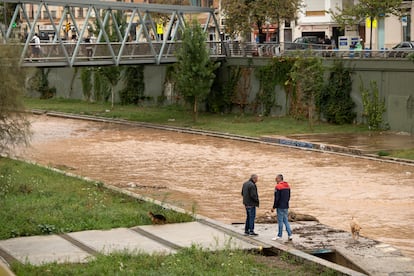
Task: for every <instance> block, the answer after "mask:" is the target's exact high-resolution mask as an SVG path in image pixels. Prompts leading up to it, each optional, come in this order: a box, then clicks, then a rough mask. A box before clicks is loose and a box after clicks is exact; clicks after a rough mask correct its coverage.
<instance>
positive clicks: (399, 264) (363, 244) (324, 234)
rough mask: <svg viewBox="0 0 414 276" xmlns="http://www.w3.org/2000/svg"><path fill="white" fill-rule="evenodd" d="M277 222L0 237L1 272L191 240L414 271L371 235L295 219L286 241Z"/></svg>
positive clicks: (368, 269)
mask: <svg viewBox="0 0 414 276" xmlns="http://www.w3.org/2000/svg"><path fill="white" fill-rule="evenodd" d="M276 227H277V225H275V224H257V225H256V231H257V232H258V233H259V236H254V237H252V236H244V235H242V233H243V231H244V230H243V229H244V225H242V224H239V225H228V224H223V223H220V222H218V221H214V220H211V219H208V218H202V219H198V220H197V221H194V222H188V223H176V224H165V225H145V226H136V227H132V228H115V229H110V230H89V231H81V232H73V233H67V234H61V235H48V236H31V237H20V238H13V239H8V240H1V241H0V257H1V258H0V260H2V261H3V262H1V261H0V264H1V266H0V275H13V274H12V272H10V270H7V269H8V267H7V264H8V263H12V262H15V261H17V262H21V263H31V264H33V265H41V264H44V263H50V262H57V263H64V262H70V263H83V262H88V261H89V260H91V259H93V258H95V256H96V255H97V254H110V253H113V252H119V251H128V252H131V253H148V254H154V253H156V254H174V253H175V252H176V251H177V250H179V249H180V248H184V247H190V246H192V245H198V246H200V247H202V248H204V249H208V250H211V251H214V250H221V249H243V250H254V251H265V252H267V253H268V254H269V253H273V254H279V253H280V252H286V253H288V254H291V255H293V256H295V258H296V259H300V260H302V261H305V262H312V263H314V264H317V265H321V266H324V267H329V268H331V269H333V270H336V271H338V272H340V273H342V274H344V275H365V274H368V275H414V260H412V259H410V258H407V257H404V256H403V255H401V253H400V252H399V251H398V250H397V249H395V248H393V247H391V246H389V245H386V244H382V243H379V242H376V241H373V240H370V239H366V238H361V239H360V240H359V241H358V242H355V241H353V240H352V238H351V236H350V233H347V232H343V231H338V230H335V229H331V228H329V227H327V226H325V225H322V224H319V223H317V222H295V223H292V229H293V233H294V235H293V241H292V242H288V241H287V237H285V240H282V241H272V239H271V238H272V237H274V235H275V231H276ZM305 233H306V234H305ZM329 233H330V234H329ZM306 252H308V253H306ZM309 253H312V254H309ZM323 255H325V256H323ZM316 256H320V257H322V258H319V257H316ZM2 268H3V269H2Z"/></svg>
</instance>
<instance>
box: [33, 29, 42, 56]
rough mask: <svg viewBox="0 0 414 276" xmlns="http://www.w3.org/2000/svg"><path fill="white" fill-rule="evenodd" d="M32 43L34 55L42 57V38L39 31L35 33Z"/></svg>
mask: <svg viewBox="0 0 414 276" xmlns="http://www.w3.org/2000/svg"><path fill="white" fill-rule="evenodd" d="M31 43H33V44H32V56H31V57H33V58H39V57H40V38H39V36H38V35H37V33H35V35H34V36H33V38H32V40H31Z"/></svg>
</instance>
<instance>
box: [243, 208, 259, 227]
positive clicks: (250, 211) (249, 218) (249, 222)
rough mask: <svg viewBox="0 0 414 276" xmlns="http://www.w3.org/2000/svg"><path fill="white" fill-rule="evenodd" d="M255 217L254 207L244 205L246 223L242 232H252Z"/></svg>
mask: <svg viewBox="0 0 414 276" xmlns="http://www.w3.org/2000/svg"><path fill="white" fill-rule="evenodd" d="M255 219H256V207H255V206H246V224H245V226H244V233H246V234H248V233H253V232H254V220H255Z"/></svg>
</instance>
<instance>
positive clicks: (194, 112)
mask: <svg viewBox="0 0 414 276" xmlns="http://www.w3.org/2000/svg"><path fill="white" fill-rule="evenodd" d="M197 113H198V110H197V97H194V106H193V121H194V122H197Z"/></svg>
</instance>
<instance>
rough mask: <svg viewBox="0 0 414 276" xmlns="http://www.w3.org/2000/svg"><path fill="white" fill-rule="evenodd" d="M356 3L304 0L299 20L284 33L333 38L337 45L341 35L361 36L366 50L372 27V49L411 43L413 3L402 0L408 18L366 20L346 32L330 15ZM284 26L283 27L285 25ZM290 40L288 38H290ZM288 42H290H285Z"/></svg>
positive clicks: (349, 1)
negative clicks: (330, 12) (406, 42)
mask: <svg viewBox="0 0 414 276" xmlns="http://www.w3.org/2000/svg"><path fill="white" fill-rule="evenodd" d="M355 3H357V0H316V1H315V0H304V1H303V8H302V9H301V10H300V11H299V12H298V19H297V21H296V23H295V22H291V25H293V26H294V27H293V28H291V27H288V28H286V27H285V30H284V32H285V33H289V31H290V30H292V33H293V39H294V38H297V37H302V36H318V37H324V36H325V35H327V36H328V37H332V38H333V39H334V40H335V41H336V45H338V37H339V36H359V37H360V38H361V39H362V40H363V42H364V43H365V47H367V45H368V42H369V41H370V40H371V25H372V46H373V47H372V49H373V50H380V49H382V48H388V49H389V48H391V47H392V46H394V45H396V44H397V43H399V42H401V41H411V38H412V37H414V36H413V22H412V20H411V18H412V15H413V10H414V9H413V2H412V1H411V0H410V1H403V5H402V7H401V8H402V9H404V10H406V16H404V17H402V18H397V17H396V16H389V17H383V18H377V19H376V20H374V21H373V22H370V21H369V20H365V21H364V22H360V24H359V25H356V26H347V27H346V28H345V29H341V27H340V26H339V25H338V24H337V23H336V22H335V21H334V20H333V19H332V17H331V15H330V14H329V13H328V12H327V11H329V10H333V11H336V10H337V9H342V8H343V7H345V6H346V5H352V4H355ZM282 27H283V26H282ZM288 39H289V37H288ZM285 41H289V40H287V39H286V36H285Z"/></svg>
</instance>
